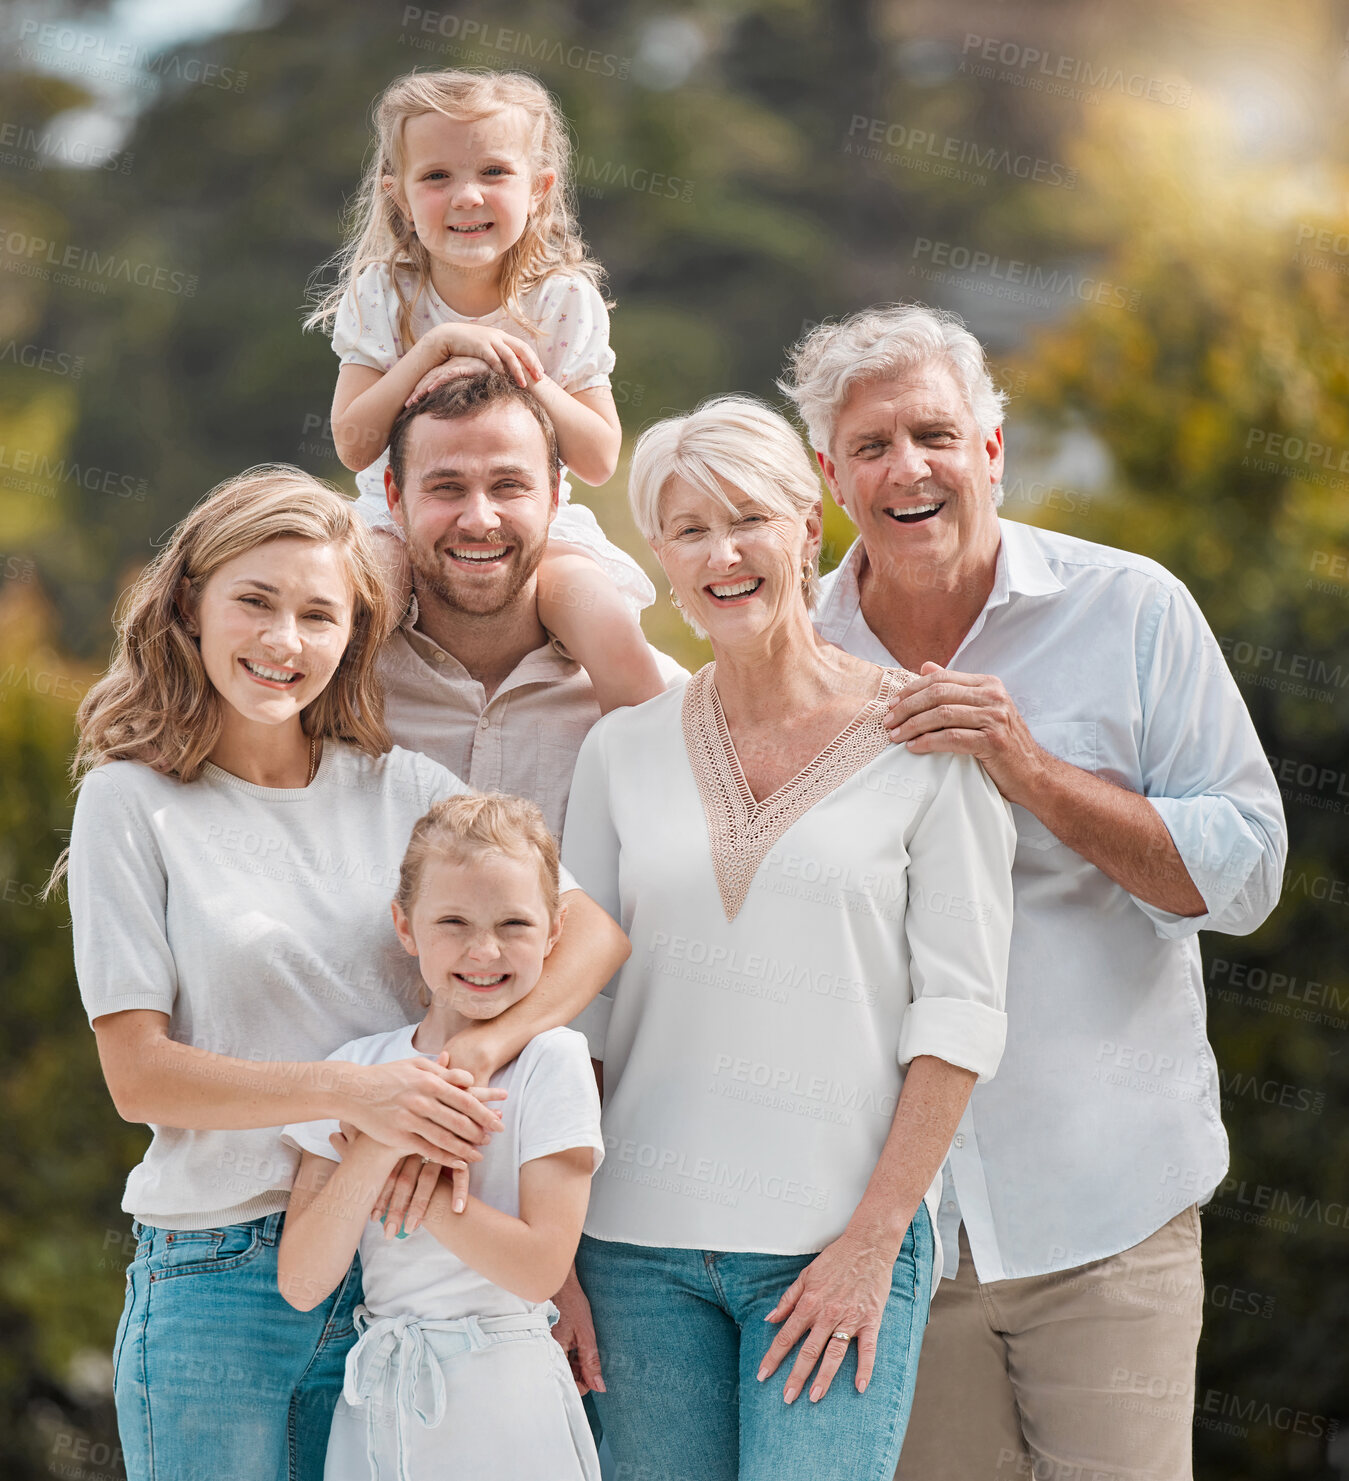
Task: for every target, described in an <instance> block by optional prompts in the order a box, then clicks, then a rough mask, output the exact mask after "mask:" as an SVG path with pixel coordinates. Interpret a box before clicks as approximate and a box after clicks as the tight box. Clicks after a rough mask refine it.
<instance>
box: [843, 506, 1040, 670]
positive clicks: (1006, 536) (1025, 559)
mask: <svg viewBox="0 0 1349 1481" xmlns="http://www.w3.org/2000/svg"><path fill="white" fill-rule="evenodd" d="M998 532H999V535H1000V537H1001V538H1000V540H999V543H998V563H997V567H996V569H995V571H994V573H993V590H992V591H991V592H989V594H988V600H987V601H986V602H985V603H984V608H983V612H988V611H989V610H990V609H991V608H993V607H1002V606H1005V605H1006V604H1007V602H1008V600H1009V599H1010V598H1011V597H1013V596H1024V597H1040V596H1050V595H1052V594H1053V593H1054V592H1056V591H1062V590H1063V582H1062V581H1060V580H1059V579H1058V577H1057V576H1055V574H1054V573H1053V571H1051V570H1050V568H1049V562H1048V561H1047V560H1045V557H1044V552H1043V551H1042V550H1041V549H1040V545H1039V542H1038V541H1037V540H1036V538H1035V531H1034V529H1033V528H1032V527H1031V526H1029V525H1024V524H1020V523H1019V522H1018V521H1016V520H1013V519H1002V518H999V520H998ZM865 560H866V547H865V546H864V545H863V544H862V541H861V540H860V539H857V540H854V541H853V543H852V544H851V545H850V546H849V547H848V550H847V553H846V554H845V555H844V557H843V559H842V560H841V561H840V562H839V563H838V568H837V569H836V570H835V571H834V572H832V573H831V574H830V575H828V576H826V577H825V578H824V582H825V596H824V600H823V601H822V602H821V604H820V614H819V619H818V626H819V629H820V633H821V635H822V636H824V637H826V638H828V639H829V640H830V641H831V642H837V641H838V640H839V638H840V636H841V635H842V634H843V633H844V632H846V630H847V628H848V624H849V623H850V622H851V621H852V620H853V618H854V617H855V616H856V615H857V612H858V608H859V607H860V605H861V600H862V595H861V591H860V589H859V587H858V584H857V583H858V576H859V574H860V573H861V571H862V569H863V566H862V563H863V561H865ZM982 616H983V613H980V617H982Z"/></svg>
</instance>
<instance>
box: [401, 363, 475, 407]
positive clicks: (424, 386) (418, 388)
mask: <svg viewBox="0 0 1349 1481" xmlns="http://www.w3.org/2000/svg"><path fill="white" fill-rule="evenodd" d="M491 369H492V367H491V366H490V365H489V364H488V363H487V361H486V360H480V359H479V358H478V356H476V355H451V356H450V358H449V359H448V360H442V361H441V362H440V364H439V365H436V366H434V367H433V368H432V369H430V370H428V371H427V372H426V374H425V375H424V376H422V378H421V380H419V381H418V382H417V384H416V385H415V386H414V387H413V388H412V395H411V396H409V397H408V399H407V400H406V401H405V402H404V403H403V405H404V406H411V405H412V403H413V402H414V401H420V400H421V399H422V397H423V396H426V395H429V393H430V392H432V391H434V390H435V389H436V387H437V386H443V385H444V384H445V382H446V381H457V380H462V379H463V377H464V376H466V375H486V374H487V373H488V371H490V370H491Z"/></svg>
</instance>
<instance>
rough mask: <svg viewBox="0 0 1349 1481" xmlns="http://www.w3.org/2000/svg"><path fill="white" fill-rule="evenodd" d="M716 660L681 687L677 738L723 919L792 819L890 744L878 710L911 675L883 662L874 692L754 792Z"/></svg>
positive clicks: (729, 916)
mask: <svg viewBox="0 0 1349 1481" xmlns="http://www.w3.org/2000/svg"><path fill="white" fill-rule="evenodd" d="M715 674H716V664H715V663H709V664H708V665H706V667H704V668H701V669H699V670H698V672H697V673H696V674H694V676H693V678H692V679H690V680H689V682H688V684H687V685H685V687H684V700H683V708H682V719H683V727H684V746H685V749H686V750H687V752H688V757H689V764H690V766H691V767H692V768H693V777H694V780H695V782H696V783H697V784H698V794H699V796H700V797H701V798H702V803H703V815H704V816H705V818H706V819H707V836H708V842H709V844H710V845H711V850H712V868H713V871H714V873H715V874H716V877H717V889H718V890H719V891H720V893H721V903H722V908H723V909H724V910H725V912H726V919H727V920H728V921H730V920H734V919H735V917H736V916H737V915H738V914H739V913H740V907H741V906H742V905H743V904H744V903H745V896H746V895H747V894H748V893H749V887H750V884H751V883H752V881H753V879H754V876H755V874H756V873H757V872H758V868H759V865H760V864H762V863H763V861H764V859H765V857H766V856H767V854H768V851H769V850H770V849H771V848H772V847H773V845H774V844H775V843H776V842H777V841H778V839H779V838H781V837H782V835H783V834H784V833H785V832H786V831H787V829H788V828H790V827H791V826H792V824H793V823H795V822H796V821H797V819H799V818H801V817H803V816H804V815H805V814H806V813H808V812H809V811H810V809H811V808H812V807H814V806H815V804H816V803H817V802H819V801H820V800H821V798H823V797H826V796H828V794H829V793H830V792H832V791H834V790H835V789H836V788H837V787H839V786H841V785H842V784H843V783H844V782H846V781H847V780H848V778H849V777H850V776H853V775H855V774H856V773H857V772H859V771H860V770H861V769H862V768H863V767H864V766H865V765H867V763H868V762H870V761H874V760H875V758H876V757H877V756H879V755H880V754H881V752H882V751H884V750H885V749H886V747H887V746H890V745H893V744H894V742H893V741H891V739H890V735H889V732H888V731H887V730H886V728H885V723H884V721H885V713H886V711H887V710H888V709H889V707H890V703H891V701H892V700H893V699H894V697H895V695H896V694H897V693H898V692H899V690H900V689H901V688H903V686H904V685H905V684H907V683H909V682H910V680H911V679H912V678H913V675H912V674H910V673H909V672H908V671H907V670H905V669H882V670H881V681H880V685H879V687H878V688H877V691H876V693H875V695H873V697H872V698H871V699H869V700H868V701H867V702H866V704H864V705H863V706H862V708H861V709H860V710H858V712H857V713H856V714H855V715H854V716H853V718H852V719H851V720H849V721H848V723H847V725H845V726H844V727H843V729H842V730H841V731H839V733H838V734H837V735H836V736H835V737H834V738H833V740H831V741H830V742H829V744H828V745H827V746H825V748H824V749H823V750H822V751H821V752H820V753H819V754H818V755H817V756H815V757H813V758H812V759H811V760H810V761H808V762H807V763H806V765H805V766H803V767H802V768H801V770H800V771H798V772H797V773H796V775H795V776H794V777H792V778H791V780H790V781H787V782H784V783H783V784H782V786H780V787H778V788H777V789H776V790H775V791H773V792H771V793H770V794H769V795H768V796H767V797H765V798H763V799H762V800H756V799H755V797H754V794H753V792H751V791H750V786H749V783H748V782H747V781H746V780H745V773H744V771H743V769H742V768H741V765H740V758H739V757H738V756H737V755H736V753H735V744H734V742H733V741H732V740H731V732H730V729H729V728H728V726H727V724H726V716H725V713H724V712H723V710H722V708H721V699H720V697H719V696H718V694H717V686H716V683H715V682H714V680H715Z"/></svg>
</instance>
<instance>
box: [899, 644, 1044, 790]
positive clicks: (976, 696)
mask: <svg viewBox="0 0 1349 1481" xmlns="http://www.w3.org/2000/svg"><path fill="white" fill-rule="evenodd" d="M885 723H886V729H887V730H889V732H890V739H891V740H892V741H897V742H898V741H903V742H905V743H906V744H907V745H908V747H909V750H911V751H912V752H913V753H914V754H915V755H917V756H922V755H926V754H927V753H928V752H929V751H956V752H960V753H961V754H963V755H966V756H974V757H976V758H977V759H978V760H979V761H981V762H982V763H983V765H984V769H985V770H986V771H987V772H988V774H989V776H990V777H992V778H993V782H994V784H995V785H996V786H997V789H998V791H999V792H1001V793H1002V795H1003V796H1004V797H1005V798H1006V799H1007V800H1008V802H1017V803H1020V804H1021V805H1022V806H1027V805H1029V804H1028V799H1029V798H1031V797H1033V796H1034V794H1035V789H1036V784H1037V779H1038V778H1039V776H1040V775H1041V773H1042V771H1043V768H1044V766H1045V763H1046V761H1047V760H1048V756H1047V754H1046V753H1045V752H1044V751H1043V750H1042V749H1041V748H1040V746H1039V745H1038V744H1037V743H1036V740H1035V737H1034V736H1033V735H1032V734H1031V733H1030V727H1029V726H1028V725H1027V724H1026V722H1025V720H1024V719H1023V718H1022V715H1021V711H1020V710H1019V709H1017V707H1016V702H1015V701H1014V700H1013V699H1012V697H1011V695H1010V694H1008V692H1007V690H1006V689H1005V688H1003V684H1002V680H1001V679H998V678H996V677H994V675H992V674H962V673H959V672H957V671H956V670H955V669H944V668H942V667H941V665H940V664H936V663H925V664H924V665H923V667H922V669H921V671H920V674H919V677H918V678H917V679H916V680H914V682H913V683H911V684H909V685H908V686H907V687H906V688H905V689H904V690H902V691H901V693H900V696H899V698H898V699H897V700H895V702H894V703H893V704H892V705H891V706H890V711H889V714H888V715H887V716H886V720H885Z"/></svg>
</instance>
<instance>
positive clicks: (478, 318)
mask: <svg viewBox="0 0 1349 1481" xmlns="http://www.w3.org/2000/svg"><path fill="white" fill-rule="evenodd" d="M375 127H376V131H377V135H378V141H377V147H376V149H375V152H374V157H373V159H372V160H371V163H370V167H369V169H368V171H367V173H366V177H365V180H364V182H363V184H362V189H361V193H360V196H359V199H358V203H357V207H356V212H355V220H354V229H353V232H352V236H351V239H350V241H349V243H348V245H347V247H346V248H345V249H344V251H343V252H342V254H341V255H340V257H339V259H338V263H339V273H338V281H337V283H336V284H335V285H334V286H333V287H332V289H331V290H330V291H329V292H327V293H326V295H324V296H323V297H322V299H321V301H320V302H319V304H318V306H317V307H316V308H315V310H314V312H313V313H312V314H311V315H310V317H309V319H308V320H307V321H306V328H314V327H317V326H320V325H323V326H326V325H327V324H329V323H330V322H331V323H332V324H333V349H334V351H335V352H336V353H337V355H338V357H339V359H340V360H341V362H342V367H341V369H340V370H339V372H338V376H337V389H336V392H335V394H334V396H333V411H332V425H333V441H334V444H335V446H336V448H337V452H338V455H339V456H340V457H341V459H342V461H343V463H345V464H346V466H347V467H348V468H351V469H353V470H354V471H356V472H357V474H358V477H357V480H356V482H357V486H358V488H359V489H360V492H361V497H360V499H359V501H358V508H359V509H360V511H361V513H362V514H363V515H364V516H365V518H366V520H367V522H368V523H370V524H371V525H373V526H375V527H376V528H381V529H386V530H388V531H389V532H390V533H389V534H388V535H386V536H385V537H383V538H381V539H380V541H379V542H378V543H379V545H380V547H381V548H382V550H383V552H384V558H385V560H386V563H387V564H388V566H389V569H390V572H391V574H395V575H396V576H398V577H399V578H400V581H401V587H402V590H403V591H404V592H406V591H407V589H408V576H407V568H406V556H405V553H404V550H403V546H402V544H401V541H399V543H395V541H397V540H398V536H397V535H396V533H394V530H395V527H394V526H393V523H392V520H391V519H390V517H389V513H388V505H387V501H386V497H385V484H384V472H385V468H386V467H387V462H388V460H387V456H386V450H387V448H388V444H389V432H390V430H391V429H392V427H393V423H394V419H395V418H396V417H397V415H398V413H399V411H400V410H401V409H402V408H403V407H404V406H405V405H406V404H408V403H409V402H411V401H413V400H415V399H417V398H418V397H421V396H424V395H425V394H426V393H427V392H428V391H429V390H431V389H432V388H433V387H434V386H436V385H439V384H440V383H441V382H442V381H444V380H447V379H450V378H452V377H454V376H458V375H472V374H478V373H481V372H483V371H486V370H495V371H499V372H500V373H502V374H504V375H508V376H510V377H512V378H513V379H514V380H515V381H516V382H517V384H519V385H521V386H524V387H525V388H526V389H528V390H529V391H531V392H532V393H533V394H534V395H535V396H536V397H538V399H539V401H540V402H541V403H542V404H543V406H544V407H545V409H546V410H547V412H548V414H549V416H550V417H551V419H552V421H553V424H554V426H555V427H556V428H557V436H558V445H559V448H560V451H561V454H562V460H563V462H564V463H565V464H566V465H567V467H568V468H569V469H570V470H571V472H573V473H574V474H575V475H576V476H577V477H578V478H580V479H582V480H583V481H584V482H586V483H589V484H601V483H605V482H606V481H607V480H608V479H609V478H611V477H612V476H613V472H614V468H615V467H616V465H617V462H618V452H619V447H620V445H621V442H622V429H621V427H620V425H619V421H618V413H617V411H616V410H615V407H614V399H613V396H612V394H611V393H610V390H609V372H610V371H611V370H612V369H613V365H614V356H613V352H612V350H610V348H609V319H608V314H607V312H606V309H605V304H604V300H603V298H602V297H601V296H600V293H599V291H598V284H599V282H600V279H601V269H600V267H599V265H598V264H597V263H596V262H594V261H593V260H591V259H590V258H589V257H587V255H586V250H585V246H584V243H583V242H582V241H581V238H580V236H579V234H578V232H577V228H576V224H575V221H574V219H573V215H572V212H571V209H570V207H569V203H568V195H569V180H568V160H569V154H570V147H569V143H568V138H567V131H566V126H565V123H564V121H563V119H562V116H561V114H560V113H559V111H558V109H557V105H556V104H555V103H554V101H553V99H552V97H551V96H550V95H549V93H548V92H547V91H546V90H545V89H544V88H543V87H542V85H541V84H540V83H538V82H537V81H536V80H535V79H534V78H532V77H529V76H527V75H526V74H524V73H520V72H487V71H481V72H475V71H447V72H414V73H412V74H410V75H409V76H407V77H401V78H399V79H398V80H397V81H395V82H393V83H391V84H390V86H389V87H388V88H386V89H385V91H384V94H383V95H382V97H381V98H380V100H379V103H378V104H377V105H376V109H375ZM538 585H539V616H540V620H541V621H542V622H543V625H544V626H545V627H546V628H547V629H548V630H549V631H550V632H552V633H554V634H555V635H556V636H557V637H558V638H560V639H561V641H562V643H563V644H564V646H565V647H566V648H567V650H568V652H569V653H570V654H571V655H572V657H574V658H575V659H576V660H577V662H579V663H580V664H581V665H582V666H583V667H584V668H585V669H586V672H587V673H588V674H589V676H590V679H591V682H592V683H593V685H594V686H595V692H596V698H597V700H598V701H599V704H600V707H601V709H603V710H606V711H607V710H609V709H613V708H615V707H617V706H619V705H625V704H637V703H640V701H642V700H644V699H649V698H651V697H652V696H653V695H656V694H659V693H660V692H661V690H662V689H663V687H664V685H663V683H662V681H661V678H660V674H659V671H658V670H657V668H656V665H655V661H654V659H653V658H652V657H651V653H650V650H649V649H648V647H647V645H646V642H645V640H644V639H643V637H642V631H641V627H640V625H639V623H638V620H637V619H638V614H639V613H640V612H641V609H642V608H643V607H645V606H648V605H650V603H651V602H653V601H654V600H655V595H656V594H655V590H654V589H653V587H652V586H651V583H650V581H649V580H648V579H647V577H646V575H645V573H644V572H643V571H642V569H641V567H640V566H639V565H638V564H637V563H636V562H635V561H634V560H633V559H632V557H631V556H629V555H628V554H627V553H626V552H624V551H623V550H620V549H619V548H618V547H617V546H616V545H614V544H613V543H612V542H611V541H610V540H608V539H607V537H606V536H605V534H604V532H603V531H602V530H601V529H600V527H599V524H598V522H597V521H596V519H595V516H594V515H593V514H592V513H591V511H590V510H589V509H587V508H585V507H584V506H582V505H577V504H572V503H571V502H570V501H569V487H568V484H567V480H566V477H565V476H564V477H563V479H562V483H561V489H560V492H559V507H558V513H557V516H556V518H555V519H554V521H553V526H552V531H551V540H550V544H549V549H548V553H547V554H546V555H545V556H544V558H543V562H542V564H541V566H540V570H539V584H538Z"/></svg>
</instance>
